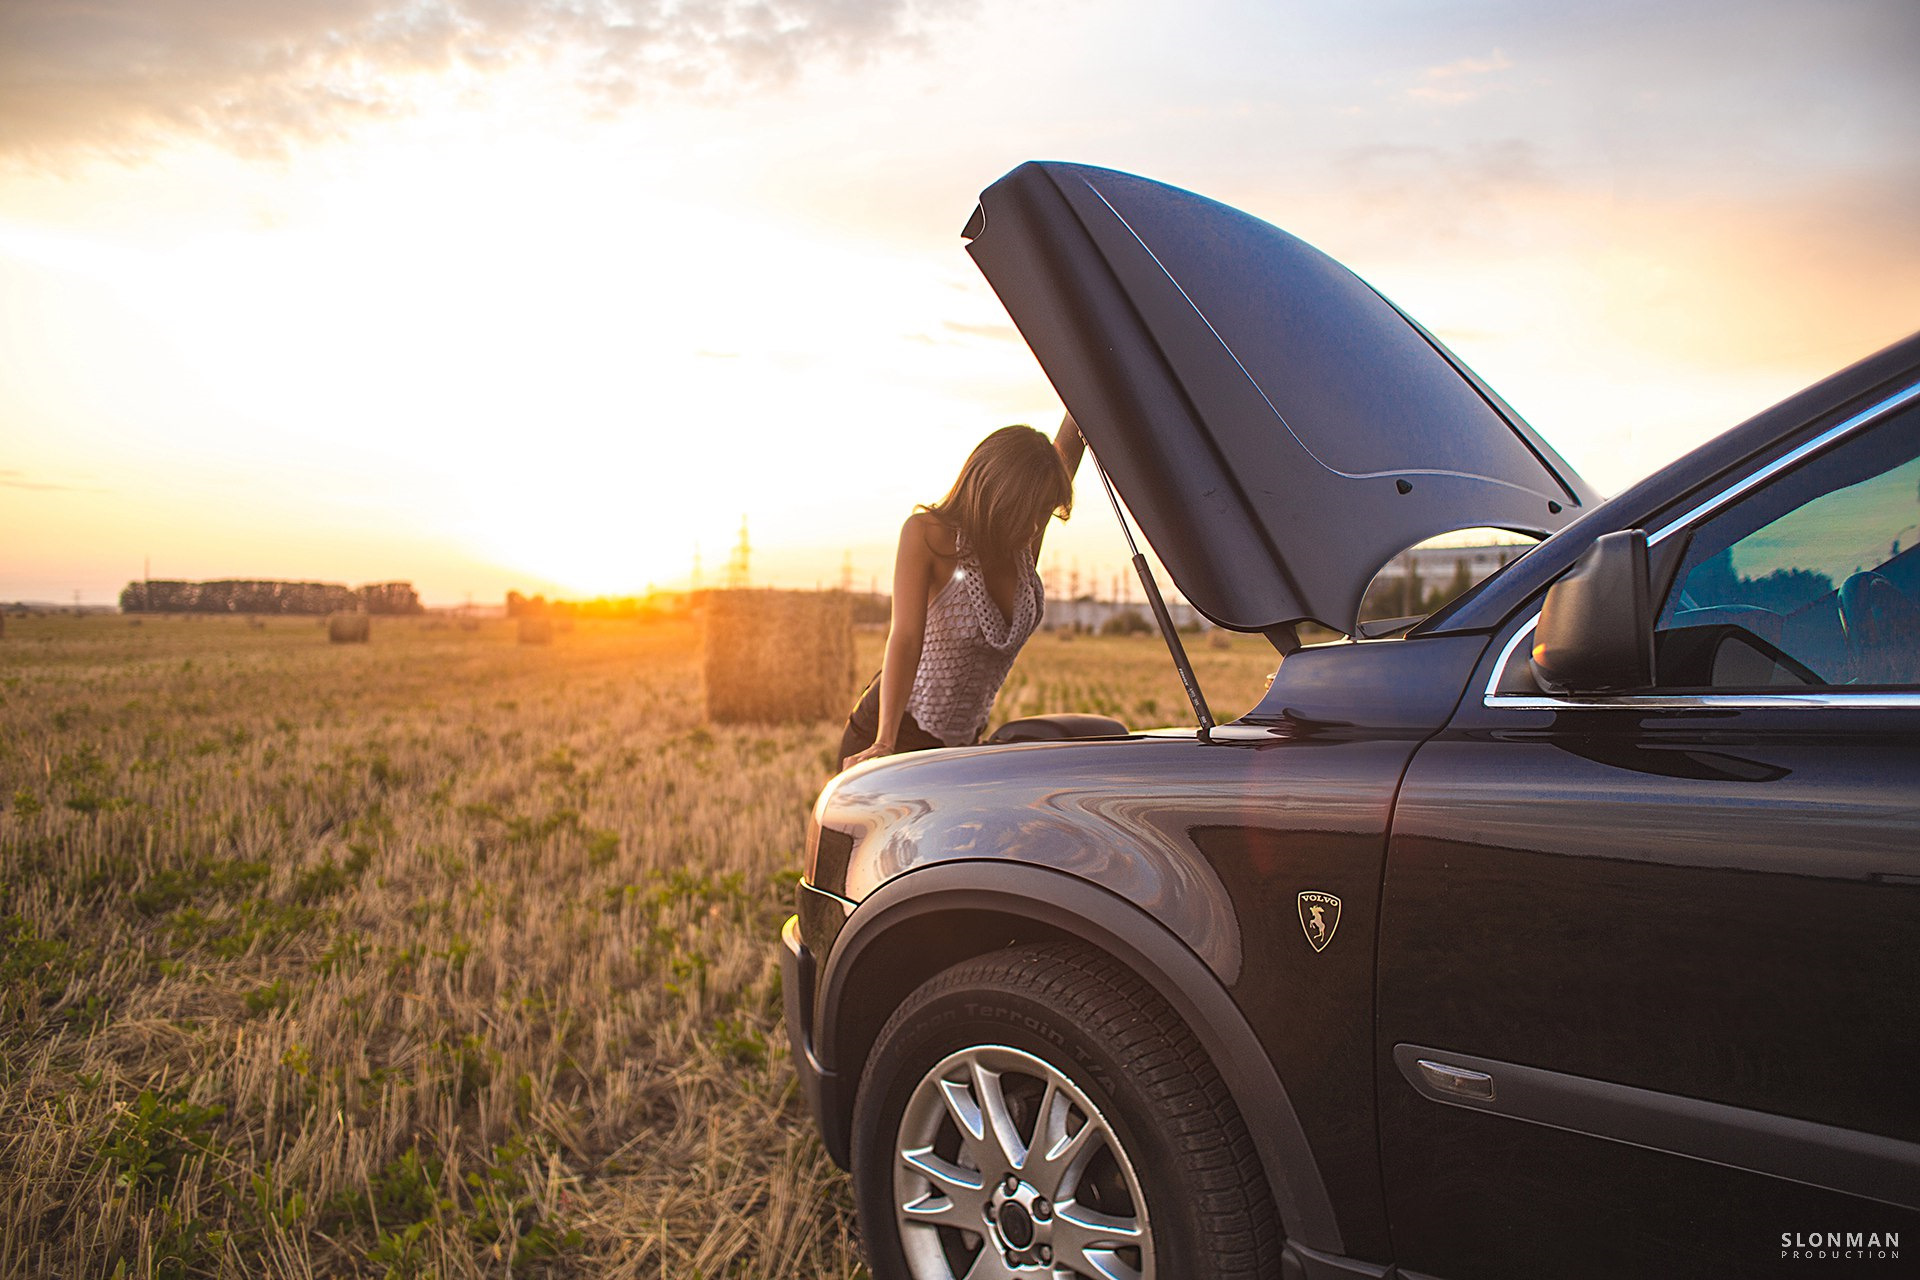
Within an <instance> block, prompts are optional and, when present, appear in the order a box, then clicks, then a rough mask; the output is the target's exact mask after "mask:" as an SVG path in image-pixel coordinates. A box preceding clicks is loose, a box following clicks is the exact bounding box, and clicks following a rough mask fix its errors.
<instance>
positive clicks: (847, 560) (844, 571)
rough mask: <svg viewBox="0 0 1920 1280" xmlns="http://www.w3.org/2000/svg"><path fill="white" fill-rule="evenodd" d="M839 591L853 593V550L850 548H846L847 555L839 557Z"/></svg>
mask: <svg viewBox="0 0 1920 1280" xmlns="http://www.w3.org/2000/svg"><path fill="white" fill-rule="evenodd" d="M840 589H841V590H842V591H845V592H848V593H849V594H851V593H852V591H853V548H851V547H849V548H847V553H846V554H845V555H843V556H841V557H840Z"/></svg>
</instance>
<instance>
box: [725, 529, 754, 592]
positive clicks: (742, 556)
mask: <svg viewBox="0 0 1920 1280" xmlns="http://www.w3.org/2000/svg"><path fill="white" fill-rule="evenodd" d="M752 555H753V546H752V544H751V543H749V542H748V541H747V517H746V516H745V515H742V516H741V517H740V541H738V542H736V543H735V544H734V546H733V553H732V554H731V555H729V556H728V557H727V586H728V587H730V588H732V589H733V590H736V591H737V590H739V589H740V588H741V587H744V586H746V585H747V583H748V581H749V580H750V579H749V575H748V571H747V568H748V564H749V563H750V560H751V557H752Z"/></svg>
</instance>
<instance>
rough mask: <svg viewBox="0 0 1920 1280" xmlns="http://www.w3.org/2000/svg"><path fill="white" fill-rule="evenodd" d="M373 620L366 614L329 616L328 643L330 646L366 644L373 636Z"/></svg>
mask: <svg viewBox="0 0 1920 1280" xmlns="http://www.w3.org/2000/svg"><path fill="white" fill-rule="evenodd" d="M370 622H371V619H369V618H368V616H367V615H366V614H364V613H330V614H328V615H327V641H328V643H330V644H365V643H366V642H367V638H368V637H369V636H370V635H371V634H372V628H371V626H370V625H369V624H370Z"/></svg>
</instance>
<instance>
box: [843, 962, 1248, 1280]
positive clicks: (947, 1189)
mask: <svg viewBox="0 0 1920 1280" xmlns="http://www.w3.org/2000/svg"><path fill="white" fill-rule="evenodd" d="M853 1178H854V1190H855V1195H856V1198H857V1203H858V1206H859V1214H860V1223H861V1234H862V1236H863V1237H864V1239H865V1242H866V1248H867V1256H868V1261H869V1264H870V1265H871V1266H872V1268H873V1274H874V1277H875V1280H988V1278H989V1277H1008V1276H1027V1275H1036V1276H1048V1277H1059V1278H1060V1280H1066V1278H1067V1277H1071V1276H1086V1277H1090V1278H1094V1280H1105V1278H1108V1277H1112V1278H1113V1280H1121V1278H1127V1280H1131V1278H1132V1277H1139V1280H1152V1278H1153V1277H1156V1276H1157V1277H1160V1280H1167V1278H1168V1277H1180V1278H1182V1280H1237V1278H1239V1277H1253V1276H1272V1275H1276V1274H1278V1273H1279V1254H1280V1246H1281V1238H1280V1229H1279V1219H1278V1215H1277V1214H1276V1213H1275V1212H1274V1208H1273V1200H1272V1197H1271V1195H1270V1194H1269V1192H1268V1189H1267V1185H1266V1180H1265V1178H1264V1176H1263V1175H1262V1172H1261V1168H1260V1161H1259V1157H1258V1156H1257V1155H1256V1154H1255V1152H1254V1150H1253V1144H1252V1141H1251V1139H1250V1138H1249V1137H1248V1134H1247V1127H1246V1124H1245V1122H1244V1121H1243V1120H1242V1118H1241V1116H1240V1114H1239V1112H1238V1110H1237V1109H1236V1108H1235V1106H1234V1103H1233V1099H1232V1098H1231V1097H1230V1096H1229V1095H1228V1093H1227V1090H1226V1086H1225V1085H1224V1084H1223V1083H1222V1082H1221V1080H1220V1076H1219V1073H1218V1072H1217V1071H1215V1070H1214V1067H1213V1064H1212V1063H1211V1062H1209V1061H1208V1059H1207V1056H1206V1054H1205V1053H1204V1052H1203V1051H1202V1050H1201V1048H1200V1046H1199V1044H1198V1042H1197V1041H1196V1040H1195V1039H1194V1037H1193V1033H1192V1032H1191V1031H1189V1030H1188V1029H1187V1027H1186V1025H1185V1024H1184V1023H1183V1022H1182V1021H1181V1020H1180V1018H1179V1017H1178V1016H1177V1015H1176V1014H1175V1013H1174V1011H1173V1009H1172V1008H1171V1007H1170V1006H1169V1005H1168V1004H1167V1002H1166V1001H1165V1000H1164V999H1162V998H1161V996H1160V995H1159V993H1158V992H1156V991H1155V990H1154V989H1153V988H1152V987H1151V986H1149V985H1148V984H1147V983H1146V982H1144V981H1142V980H1141V979H1140V978H1139V977H1138V976H1136V975H1135V974H1134V973H1132V972H1131V971H1130V970H1128V969H1127V968H1125V967H1124V966H1122V965H1120V964H1119V963H1117V962H1116V961H1114V960H1112V959H1111V958H1109V957H1107V956H1105V955H1103V954H1101V953H1099V952H1097V951H1093V950H1091V949H1089V948H1085V947H1081V946H1077V945H1072V944H1047V945H1035V946H1024V947H1015V948H1011V949H1009V950H1006V951H1000V952H996V953H994V954H992V955H987V956H982V957H979V958H977V959H973V960H968V961H964V962H962V963H960V964H957V965H955V966H954V967H952V968H950V969H948V970H946V971H945V972H943V973H940V974H938V975H937V976H935V977H934V978H932V979H930V980H929V981H927V982H926V983H925V984H923V985H922V986H920V987H919V988H918V989H917V990H915V991H914V992H913V994H912V995H910V996H908V997H907V999H906V1000H905V1001H903V1002H902V1003H901V1005H900V1007H899V1008H898V1009H897V1010H895V1012H894V1014H893V1016H892V1017H891V1018H890V1019H888V1021H887V1024H886V1026H885V1027H884V1028H883V1029H882V1030H881V1032H880V1035H879V1037H878V1038H877V1039H876V1040H875V1042H874V1046H873V1049H872V1052H871V1053H869V1054H868V1057H867V1063H866V1069H865V1070H864V1072H863V1073H862V1075H861V1079H860V1088H859V1094H858V1096H857V1099H856V1102H855V1106H854V1118H853Z"/></svg>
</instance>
